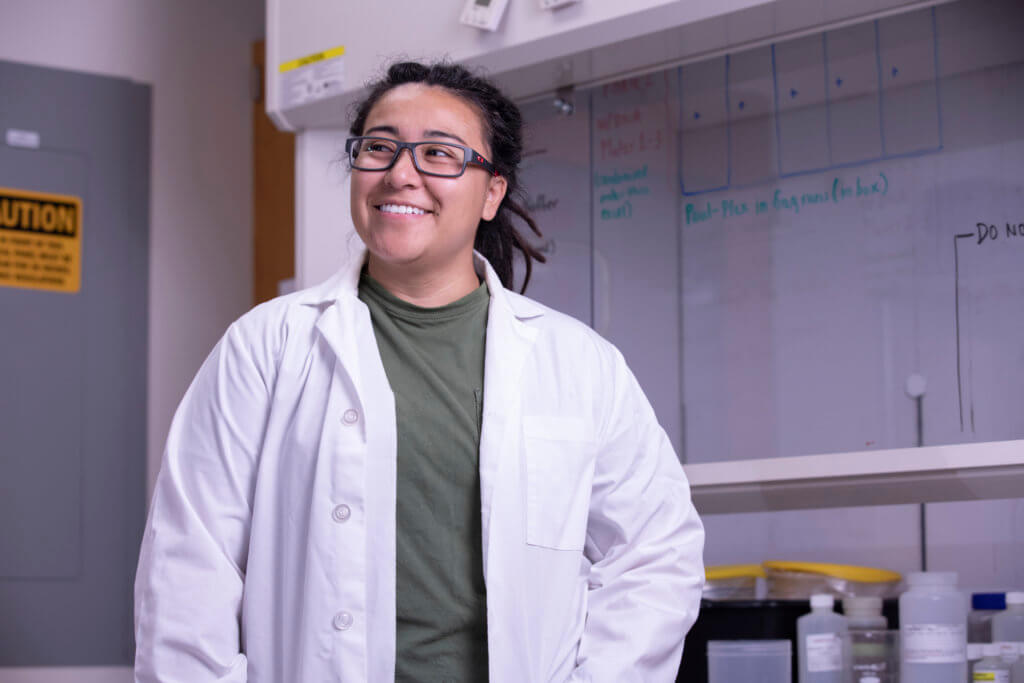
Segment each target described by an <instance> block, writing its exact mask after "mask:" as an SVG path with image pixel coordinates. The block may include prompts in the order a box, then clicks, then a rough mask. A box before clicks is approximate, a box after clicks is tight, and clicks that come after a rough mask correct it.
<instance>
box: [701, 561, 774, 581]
mask: <svg viewBox="0 0 1024 683" xmlns="http://www.w3.org/2000/svg"><path fill="white" fill-rule="evenodd" d="M704 576H705V578H707V580H708V581H715V580H717V579H740V578H745V577H752V578H757V577H761V578H764V567H762V566H761V565H759V564H720V565H717V566H715V567H705V568H704Z"/></svg>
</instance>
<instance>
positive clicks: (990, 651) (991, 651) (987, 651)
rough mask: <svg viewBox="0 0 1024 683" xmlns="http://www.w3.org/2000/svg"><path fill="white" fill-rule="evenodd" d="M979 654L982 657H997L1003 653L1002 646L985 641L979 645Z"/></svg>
mask: <svg viewBox="0 0 1024 683" xmlns="http://www.w3.org/2000/svg"><path fill="white" fill-rule="evenodd" d="M981 654H982V656H984V657H999V656H1000V655H1002V654H1003V648H1002V647H1001V646H1000V645H999V643H985V644H984V645H982V646H981Z"/></svg>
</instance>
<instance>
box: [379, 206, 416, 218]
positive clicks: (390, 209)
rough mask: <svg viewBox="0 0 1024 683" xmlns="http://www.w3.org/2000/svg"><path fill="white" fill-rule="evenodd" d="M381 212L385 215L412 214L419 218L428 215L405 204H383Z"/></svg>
mask: <svg viewBox="0 0 1024 683" xmlns="http://www.w3.org/2000/svg"><path fill="white" fill-rule="evenodd" d="M380 210H381V211H383V212H384V213H412V214H416V215H417V216H422V215H423V214H425V213H426V211H424V210H423V209H417V208H416V207H414V206H406V205H405V204H381V206H380Z"/></svg>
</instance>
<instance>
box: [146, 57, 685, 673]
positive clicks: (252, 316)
mask: <svg viewBox="0 0 1024 683" xmlns="http://www.w3.org/2000/svg"><path fill="white" fill-rule="evenodd" d="M352 134H353V136H354V137H353V138H352V139H351V140H349V141H348V143H347V151H348V155H349V161H350V164H351V167H352V171H351V173H352V175H351V207H352V215H351V218H352V222H353V224H354V227H355V229H356V231H357V232H358V234H359V236H360V238H362V242H363V244H365V246H366V251H365V252H363V253H361V254H360V255H359V256H358V257H357V258H354V259H351V260H350V262H349V263H348V264H347V265H346V266H345V267H344V268H343V269H342V270H341V271H340V272H339V273H337V275H335V276H334V277H333V278H332V279H330V280H328V281H327V282H325V283H324V284H322V285H320V286H318V287H314V288H312V289H308V290H304V291H300V292H297V293H295V294H291V295H288V296H285V297H281V298H278V299H275V300H273V301H271V302H268V303H266V304H263V305H260V306H257V307H256V308H255V309H253V310H252V311H250V312H249V313H248V314H246V315H245V316H243V317H242V318H241V319H239V320H238V321H236V322H235V323H234V324H233V325H231V327H230V328H229V329H228V331H227V332H226V334H225V335H224V337H223V338H222V339H221V341H220V342H219V343H218V344H217V346H216V348H215V349H214V350H213V352H212V353H211V355H210V356H209V358H208V359H207V360H206V362H205V363H204V364H203V366H202V368H201V369H200V370H199V374H198V375H197V377H196V378H195V380H194V382H193V384H192V386H191V387H190V388H189V390H188V392H187V394H186V395H185V398H184V400H183V401H182V404H181V406H180V407H179V409H178V412H177V414H176V416H175V418H174V422H173V424H172V427H171V431H170V434H169V436H168V440H167V449H166V452H165V454H164V460H163V466H162V468H161V471H160V474H159V476H158V478H157V484H156V490H155V493H154V497H153V501H152V505H151V508H150V513H149V520H148V523H147V526H146V532H145V537H144V539H143V544H142V551H141V556H140V559H139V567H138V575H137V578H136V584H135V609H136V612H135V621H136V628H135V632H136V662H135V675H136V680H138V681H156V680H161V681H188V682H189V683H198V682H201V681H246V680H248V681H281V682H289V683H291V682H295V683H298V682H302V681H317V682H318V683H319V682H321V681H372V682H374V683H378V682H381V683H382V682H384V681H391V680H422V681H435V680H452V681H481V680H490V681H493V682H495V683H499V682H509V683H522V682H525V681H567V680H573V681H645V682H646V681H674V680H675V676H676V671H677V669H678V666H679V657H680V653H681V650H682V643H683V638H684V636H685V634H686V632H687V630H688V629H689V628H690V626H691V625H692V623H693V621H694V620H695V618H696V616H697V609H698V604H699V600H700V592H701V585H702V581H703V568H702V564H701V554H702V548H703V539H704V534H703V529H702V526H701V523H700V521H699V519H698V517H697V514H696V512H695V510H694V508H693V505H692V503H691V501H690V493H689V488H688V485H687V481H686V478H685V476H684V474H683V471H682V468H681V467H680V465H679V462H678V460H677V458H676V455H675V453H674V452H673V450H672V447H671V445H670V443H669V440H668V438H667V437H666V436H665V433H664V431H663V430H662V429H661V428H660V427H659V425H658V423H657V421H656V419H655V415H654V412H653V411H652V409H651V406H650V405H649V403H648V401H647V400H646V398H645V397H644V395H643V393H642V391H641V390H640V387H639V386H638V385H637V382H636V380H635V379H634V377H633V375H632V374H631V373H630V371H629V369H628V368H627V367H626V364H625V363H624V361H623V358H622V356H621V354H620V353H619V352H618V351H617V350H616V349H615V348H614V347H613V346H611V344H609V343H608V342H606V341H604V340H603V339H601V338H600V337H599V336H598V335H597V334H595V333H594V332H593V331H592V330H590V329H589V328H588V327H586V326H585V325H583V324H581V323H579V322H577V321H576V320H573V319H571V318H569V317H567V316H565V315H562V314H560V313H557V312H555V311H553V310H551V309H548V308H546V307H544V306H542V305H540V304H538V303H536V302H534V301H531V300H530V299H527V298H525V297H523V296H521V295H519V294H516V293H514V292H512V291H509V290H508V289H507V287H510V286H511V283H512V265H513V254H514V253H516V252H517V251H518V252H519V254H520V257H521V258H524V259H525V262H526V264H527V273H529V265H530V261H531V257H534V256H536V253H535V252H534V251H532V249H531V248H530V247H529V246H527V243H526V242H525V240H523V239H522V238H521V237H520V236H519V235H518V234H517V233H516V231H515V229H514V228H513V225H512V222H511V219H512V216H513V215H514V214H517V215H519V216H521V217H525V213H524V212H523V211H522V210H521V209H520V208H519V207H518V205H517V204H515V203H514V201H513V199H514V197H515V196H516V195H517V194H518V193H519V191H520V189H519V187H518V178H517V166H518V164H519V160H520V157H521V153H522V138H521V120H520V114H519V111H518V109H517V108H516V106H515V105H514V104H513V103H512V102H510V101H509V100H507V99H506V98H505V97H504V96H503V95H501V93H500V92H498V91H497V90H496V89H495V88H494V87H493V86H492V85H491V84H490V83H488V82H487V81H485V80H483V79H481V78H479V77H477V76H475V75H473V74H471V73H470V72H468V71H466V70H465V69H463V68H461V67H459V66H455V65H448V64H440V65H433V66H423V65H420V64H415V63H401V64H395V65H393V66H392V67H391V68H390V70H389V71H388V72H387V75H386V76H385V77H384V79H383V80H381V81H380V82H379V83H377V84H376V85H375V86H373V87H372V89H371V91H370V94H369V96H368V97H367V99H366V101H364V102H363V103H362V104H361V105H360V106H359V108H358V110H357V114H356V117H355V121H354V123H353V125H352ZM531 224H532V222H531ZM474 247H475V249H474Z"/></svg>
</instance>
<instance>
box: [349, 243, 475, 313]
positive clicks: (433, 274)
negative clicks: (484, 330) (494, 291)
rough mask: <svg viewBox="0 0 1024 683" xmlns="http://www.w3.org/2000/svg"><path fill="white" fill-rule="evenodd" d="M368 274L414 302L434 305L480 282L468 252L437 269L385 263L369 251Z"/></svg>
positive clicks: (454, 299) (449, 300)
mask: <svg viewBox="0 0 1024 683" xmlns="http://www.w3.org/2000/svg"><path fill="white" fill-rule="evenodd" d="M367 269H368V270H369V273H370V277H372V278H373V279H374V280H376V281H377V282H379V283H380V284H381V286H382V287H384V289H386V290H388V291H389V292H391V293H392V294H394V295H395V296H396V297H398V298H399V299H401V300H403V301H407V302H408V303H410V304H413V305H414V306H421V307H423V308H437V307H439V306H446V305H448V304H450V303H452V302H453V301H458V300H459V299H461V298H462V297H464V296H466V295H467V294H469V293H471V292H472V291H473V290H475V289H476V288H477V287H479V286H480V280H479V279H478V278H477V275H476V270H475V269H474V268H473V259H472V254H471V255H470V258H469V260H468V261H466V262H465V263H461V262H460V263H459V264H458V266H455V267H452V268H449V269H445V270H443V271H438V270H422V271H421V270H418V269H415V268H412V267H410V266H409V265H407V264H406V265H402V264H391V263H385V262H383V261H381V260H379V259H377V258H375V257H374V256H373V254H370V256H369V259H368V261H367Z"/></svg>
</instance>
